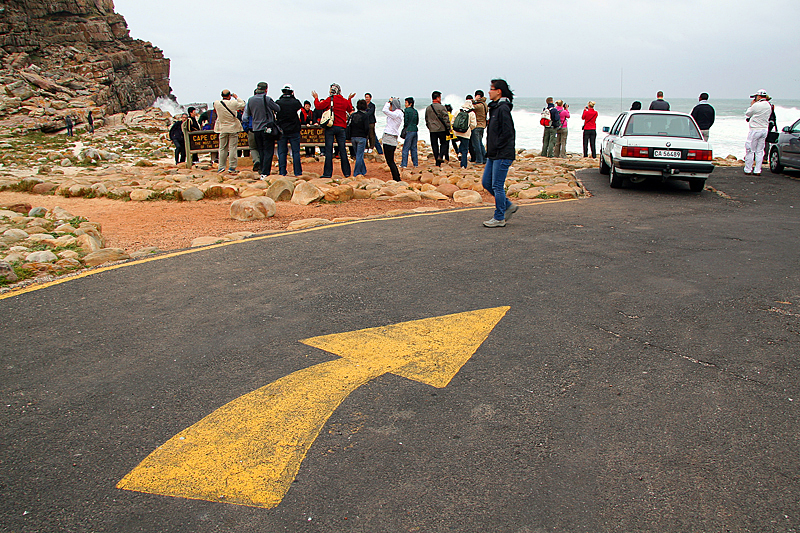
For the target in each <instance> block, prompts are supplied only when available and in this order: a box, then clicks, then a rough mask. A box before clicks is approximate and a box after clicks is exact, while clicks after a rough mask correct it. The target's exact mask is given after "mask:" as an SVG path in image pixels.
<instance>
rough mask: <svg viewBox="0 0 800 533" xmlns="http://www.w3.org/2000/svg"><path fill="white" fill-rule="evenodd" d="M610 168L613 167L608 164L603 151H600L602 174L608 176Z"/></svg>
mask: <svg viewBox="0 0 800 533" xmlns="http://www.w3.org/2000/svg"><path fill="white" fill-rule="evenodd" d="M610 170H611V167H609V166H608V165H606V160H605V159H604V158H603V152H600V174H603V175H604V176H607V175H608V172H609V171H610Z"/></svg>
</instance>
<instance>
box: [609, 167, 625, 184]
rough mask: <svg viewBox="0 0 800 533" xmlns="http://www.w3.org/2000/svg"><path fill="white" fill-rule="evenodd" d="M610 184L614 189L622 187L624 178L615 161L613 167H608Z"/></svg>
mask: <svg viewBox="0 0 800 533" xmlns="http://www.w3.org/2000/svg"><path fill="white" fill-rule="evenodd" d="M608 176H609V178H608V184H609V185H610V186H611V188H612V189H621V188H622V184H623V182H624V179H623V177H622V176H620V175H619V172H617V166H616V165H615V164H614V161H613V160H612V161H611V167H610V168H609V169H608Z"/></svg>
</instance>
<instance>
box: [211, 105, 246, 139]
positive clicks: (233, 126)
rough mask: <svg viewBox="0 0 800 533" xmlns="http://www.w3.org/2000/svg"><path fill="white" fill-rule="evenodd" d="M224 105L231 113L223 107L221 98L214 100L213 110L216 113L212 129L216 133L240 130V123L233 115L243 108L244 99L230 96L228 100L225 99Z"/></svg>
mask: <svg viewBox="0 0 800 533" xmlns="http://www.w3.org/2000/svg"><path fill="white" fill-rule="evenodd" d="M225 105H226V106H227V107H228V109H230V110H231V113H233V114H231V113H229V112H228V109H225V107H223V105H222V101H221V100H217V101H216V102H214V111H215V112H216V113H217V121H216V122H215V123H214V131H216V132H217V133H237V132H240V131H242V123H241V122H240V121H239V119H238V118H236V117H235V116H234V115H235V114H236V113H238V112H239V111H241V110H242V109H244V100H242V99H241V98H236V99H234V98H231V99H230V100H225Z"/></svg>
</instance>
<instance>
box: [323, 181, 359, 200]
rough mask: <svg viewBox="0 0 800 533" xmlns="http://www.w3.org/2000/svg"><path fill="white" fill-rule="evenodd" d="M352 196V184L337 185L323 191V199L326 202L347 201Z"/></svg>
mask: <svg viewBox="0 0 800 533" xmlns="http://www.w3.org/2000/svg"><path fill="white" fill-rule="evenodd" d="M353 197H354V192H353V186H352V185H337V186H336V187H333V188H331V189H328V190H327V191H325V201H327V202H347V201H349V200H352V199H353Z"/></svg>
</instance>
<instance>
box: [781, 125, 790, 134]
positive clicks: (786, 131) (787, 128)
mask: <svg viewBox="0 0 800 533" xmlns="http://www.w3.org/2000/svg"><path fill="white" fill-rule="evenodd" d="M781 131H783V132H784V133H791V132H792V127H791V126H784V127H783V129H782V130H781Z"/></svg>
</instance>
